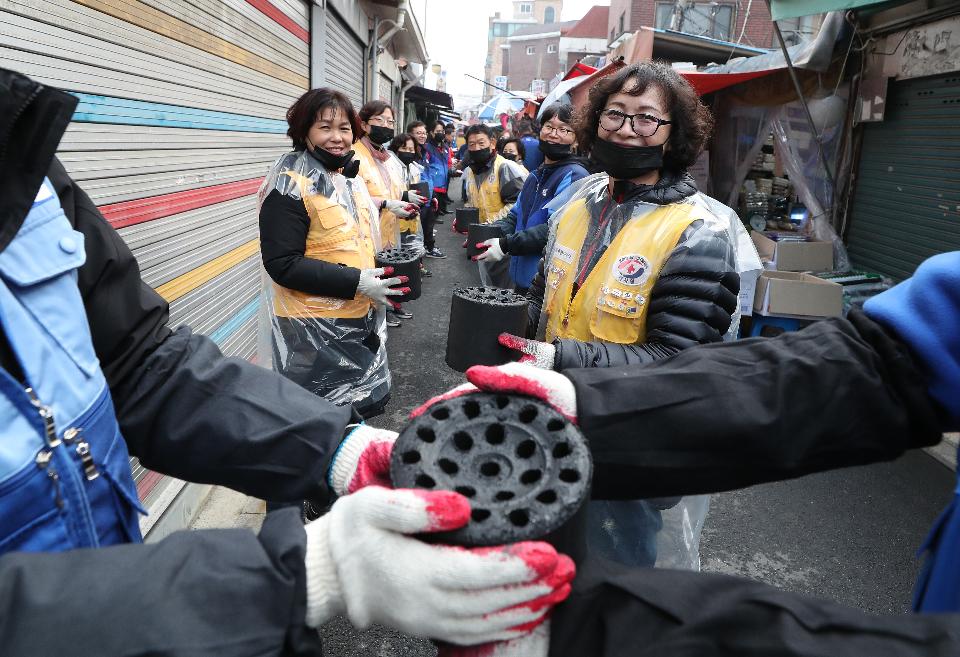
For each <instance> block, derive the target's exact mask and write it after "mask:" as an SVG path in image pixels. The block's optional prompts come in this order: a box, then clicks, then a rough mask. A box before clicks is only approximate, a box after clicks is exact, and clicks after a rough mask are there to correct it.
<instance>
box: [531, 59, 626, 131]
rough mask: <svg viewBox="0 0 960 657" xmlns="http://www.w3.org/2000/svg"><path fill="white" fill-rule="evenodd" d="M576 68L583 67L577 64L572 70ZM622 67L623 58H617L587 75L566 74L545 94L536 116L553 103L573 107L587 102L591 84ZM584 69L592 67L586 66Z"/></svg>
mask: <svg viewBox="0 0 960 657" xmlns="http://www.w3.org/2000/svg"><path fill="white" fill-rule="evenodd" d="M577 66H585V65H584V64H579V63H578V64H575V65H574V68H576V67H577ZM624 66H626V64H624V63H623V57H618V58H617V59H615V60H613V61H612V62H610V63H609V64H607V65H606V66H604V67H603V68H599V69H594V71H593V73H590V74H588V75H583V74H581V75H578V76H573V77H570V76H569V74H568V76H567V77H565V78H564V79H563V81H562V82H561V83H560V84H558V85H557V86H556V87H554V89H553V91H551V92H550V93H549V94H547V97H546V98H544V99H543V102H542V103H540V111H538V112H537V116H538V117H539V116H540V114H541V113H543V110H545V109H546V108H548V107H550V106H551V105H553V104H554V103H572V104H573V105H575V106H579V105H580V104H582V103H585V102H586V100H587V89H589V88H590V85H591V84H593V82H595V81H596V80H599V79H600V78H602V77H605V76H607V75H610V74H611V73H615V72H616V71H619V70H620V69H621V68H623V67H624ZM586 68H593V67H592V66H587V67H586ZM571 71H572V69H571ZM568 78H569V79H568Z"/></svg>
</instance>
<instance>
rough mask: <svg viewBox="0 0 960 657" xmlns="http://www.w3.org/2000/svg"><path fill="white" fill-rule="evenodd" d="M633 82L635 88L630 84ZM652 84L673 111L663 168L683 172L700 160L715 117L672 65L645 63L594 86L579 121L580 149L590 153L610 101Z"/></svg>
mask: <svg viewBox="0 0 960 657" xmlns="http://www.w3.org/2000/svg"><path fill="white" fill-rule="evenodd" d="M631 82H632V83H633V84H632V86H631V84H630V83H631ZM650 85H656V86H657V87H658V88H659V89H660V93H661V94H663V100H664V103H665V104H666V106H667V107H668V108H669V111H670V121H671V124H670V139H669V144H670V147H669V148H668V149H666V151H665V152H664V154H663V166H664V168H665V169H667V170H670V171H682V170H684V169H686V168H688V167H690V166H691V165H693V163H694V162H696V161H697V158H698V157H699V156H700V153H702V152H703V149H704V147H705V146H706V144H707V141H708V140H709V139H710V134H711V132H712V131H713V115H712V114H711V113H710V110H708V109H707V107H706V106H705V105H704V104H703V103H702V102H700V98H699V97H698V96H697V92H696V91H694V90H693V87H691V86H690V83H689V82H687V81H686V79H684V77H683V76H682V75H680V74H679V73H677V72H676V71H675V70H674V69H673V67H672V66H670V64H666V63H664V62H643V63H640V64H633V65H632V66H627V67H626V68H624V69H621V70H620V71H618V72H617V73H615V74H613V75H610V76H607V77H605V78H601V79H600V80H599V81H597V82H596V83H595V84H594V85H593V87H591V89H590V92H589V96H588V100H587V104H586V106H585V107H584V108H583V109H582V110H581V111H580V115H579V116H578V118H577V141H578V142H579V144H580V150H581V151H583V152H589V150H590V148H591V147H592V146H593V142H594V141H595V140H596V139H597V129H598V126H599V124H600V112H601V111H603V109H604V108H605V106H606V104H607V99H608V98H609V97H610V96H612V95H613V94H615V93H618V92H623V93H625V94H629V95H631V96H639V95H641V94H642V93H643V92H645V91H646V90H647V89H648V88H649V87H650Z"/></svg>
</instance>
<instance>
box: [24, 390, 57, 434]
mask: <svg viewBox="0 0 960 657" xmlns="http://www.w3.org/2000/svg"><path fill="white" fill-rule="evenodd" d="M25 391H26V393H27V396H28V397H29V398H30V403H31V404H32V405H33V407H34V408H35V409H37V413H38V414H39V415H40V419H41V420H43V431H44V434H45V436H44V439H45V440H46V442H47V447H49V448H51V449H53V448H54V447H59V446H60V439H59V438H58V437H57V426H56V424H54V421H53V409H52V408H50V407H49V406H47V405H45V404H43V403H41V402H40V399H39V398H38V397H37V393H35V392H34V391H33V388H26V389H25Z"/></svg>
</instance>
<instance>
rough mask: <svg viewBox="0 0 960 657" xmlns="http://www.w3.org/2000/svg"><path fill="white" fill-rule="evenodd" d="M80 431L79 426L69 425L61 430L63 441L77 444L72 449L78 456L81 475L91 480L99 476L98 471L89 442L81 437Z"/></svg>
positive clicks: (81, 430)
mask: <svg viewBox="0 0 960 657" xmlns="http://www.w3.org/2000/svg"><path fill="white" fill-rule="evenodd" d="M82 432H83V429H81V428H80V427H70V428H69V429H67V430H66V431H64V432H63V442H65V443H66V444H68V445H73V444H74V443H76V445H77V446H76V448H75V449H74V451H75V452H76V453H77V456H78V457H79V458H80V464H81V465H82V466H83V475H84V476H85V477H86V478H87V481H93V480H94V479H96V478H97V477H99V476H100V472H99V471H98V470H97V464H96V463H94V462H93V454H92V453H91V451H90V443H88V442H87V441H86V440H84V439H83V436H82V435H81V433H82Z"/></svg>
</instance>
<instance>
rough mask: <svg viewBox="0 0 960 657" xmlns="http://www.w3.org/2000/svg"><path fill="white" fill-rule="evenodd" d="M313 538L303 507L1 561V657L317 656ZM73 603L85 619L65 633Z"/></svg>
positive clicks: (73, 623)
mask: <svg viewBox="0 0 960 657" xmlns="http://www.w3.org/2000/svg"><path fill="white" fill-rule="evenodd" d="M305 551H306V534H305V532H304V531H303V525H302V522H301V520H300V517H299V514H298V513H297V511H296V510H295V509H283V510H281V511H277V512H274V513H271V514H269V515H268V516H267V518H266V520H265V521H264V524H263V528H262V529H261V530H260V533H259V536H258V535H256V534H254V533H253V532H250V531H248V530H245V529H221V530H214V529H208V530H200V531H193V532H176V533H174V534H172V535H171V536H169V537H168V538H165V539H164V540H162V541H160V542H157V543H149V544H141V545H122V546H114V547H107V548H101V549H98V550H73V551H70V552H58V553H52V552H47V553H28V552H12V553H8V554H7V555H5V556H3V557H0V607H2V608H3V609H4V610H5V612H4V613H3V614H0V634H2V635H3V654H4V657H34V656H35V655H70V656H71V657H129V656H130V655H157V656H161V655H162V656H163V657H219V656H221V655H264V656H273V657H280V656H281V655H313V654H320V636H319V634H318V633H317V632H316V631H315V630H311V629H309V628H308V627H306V626H305V625H304V618H305V616H306V584H305V582H306V579H305V572H304V558H305ZM64 605H69V606H71V607H74V608H76V609H78V610H82V611H81V613H80V615H79V616H77V617H76V618H75V619H74V620H73V621H68V625H67V626H65V627H64V628H62V631H59V630H58V631H52V629H51V625H50V623H51V619H53V618H57V617H60V616H62V614H63V609H64Z"/></svg>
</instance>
